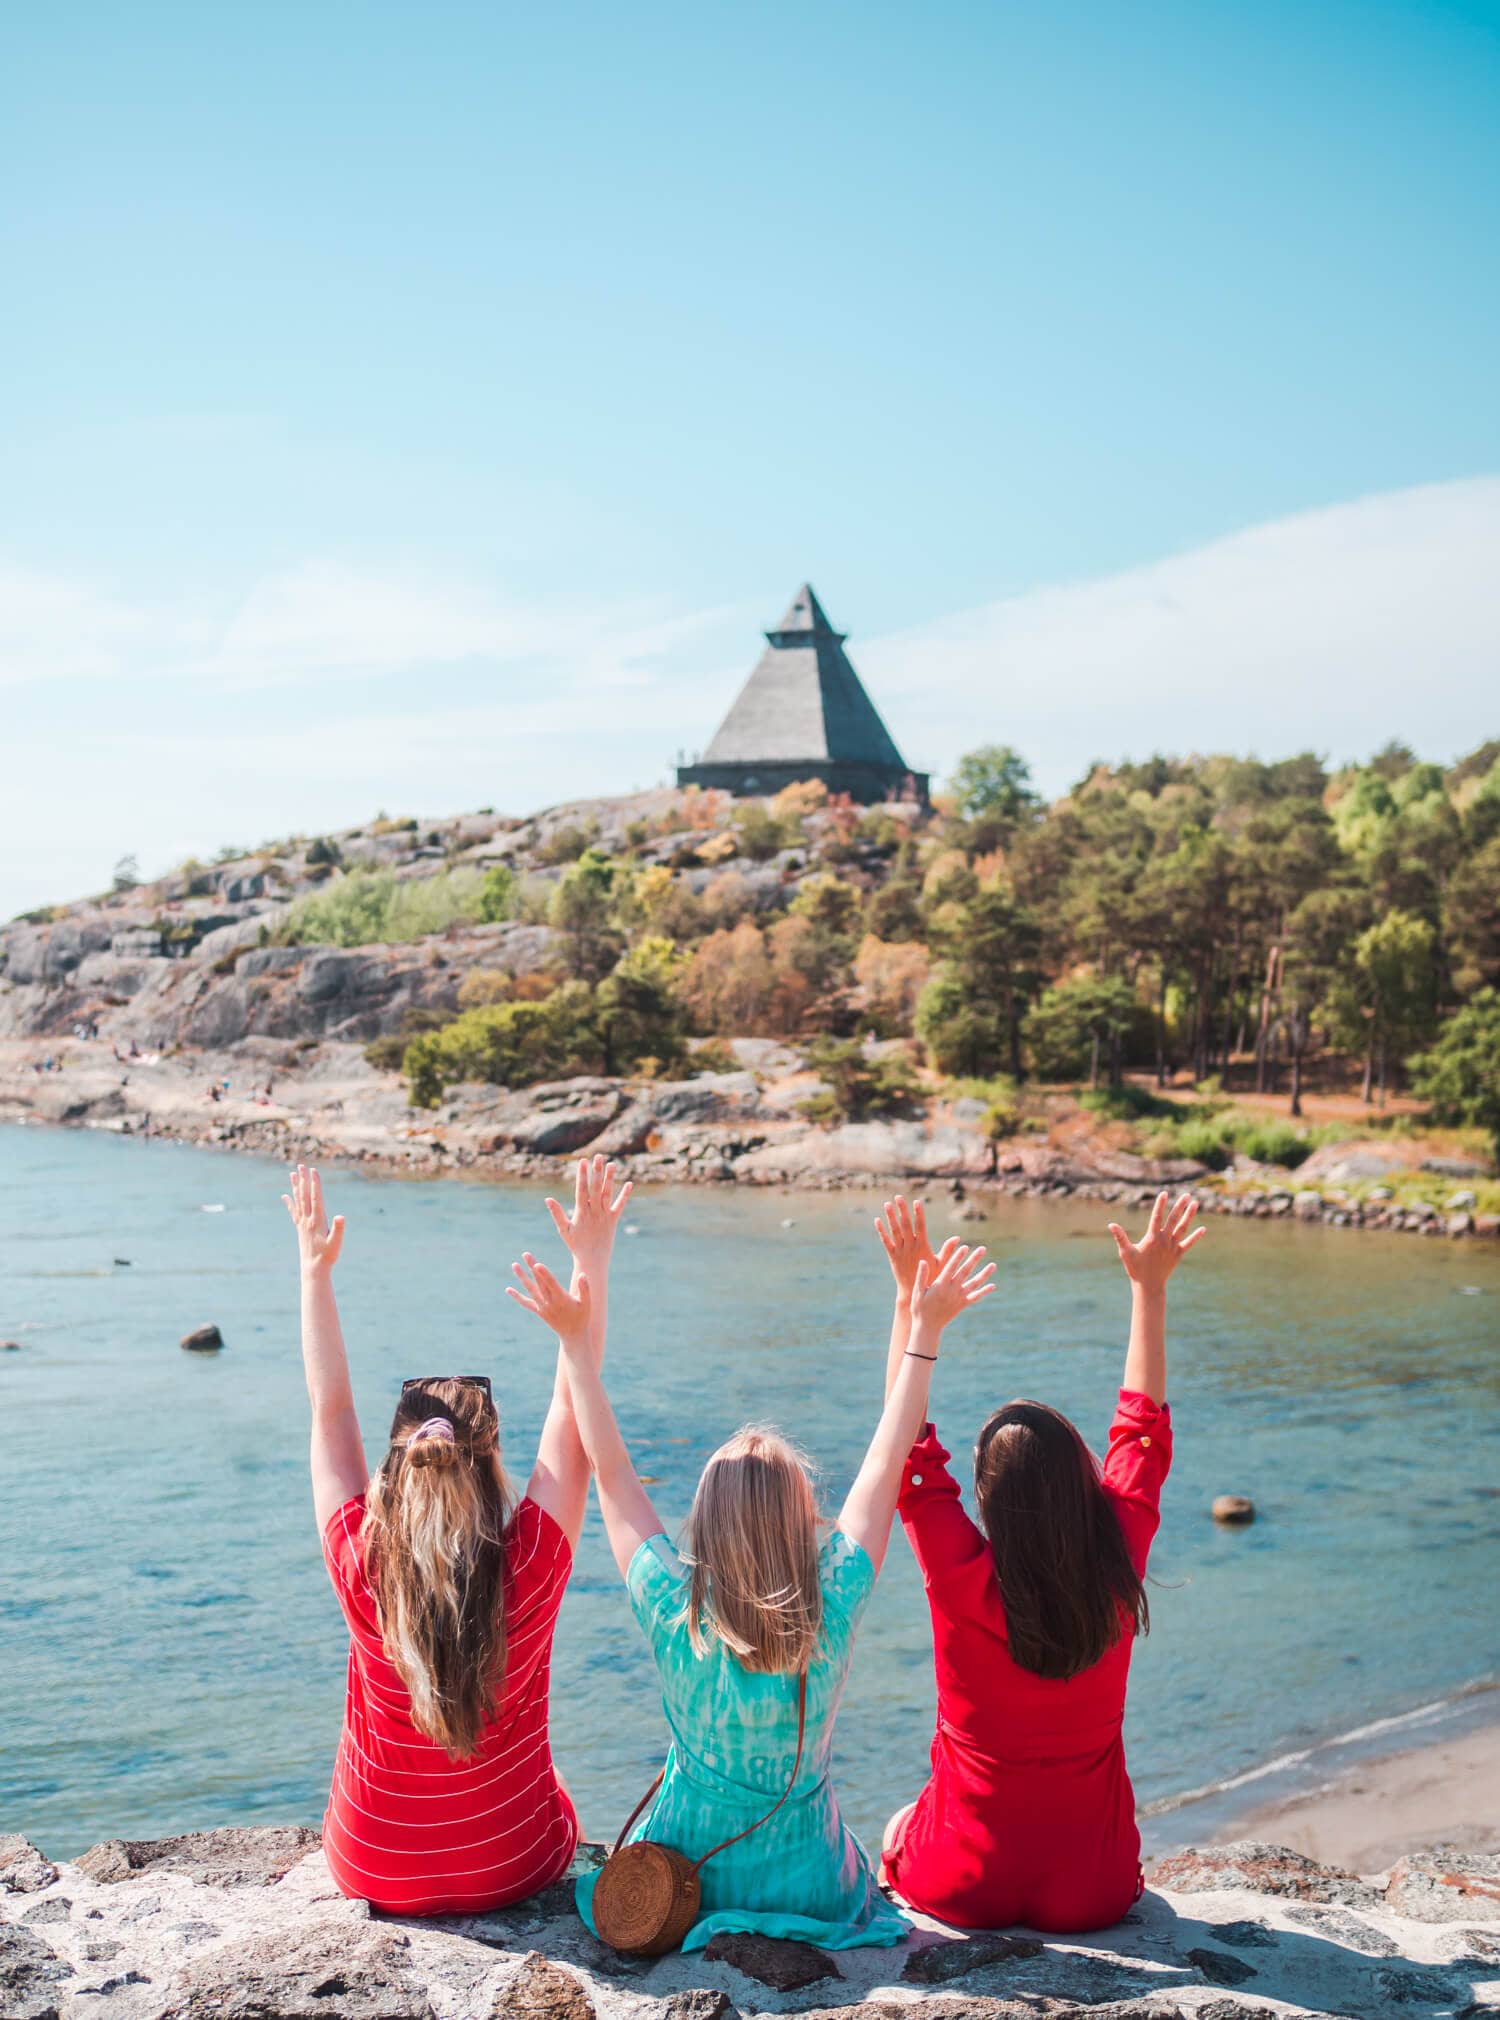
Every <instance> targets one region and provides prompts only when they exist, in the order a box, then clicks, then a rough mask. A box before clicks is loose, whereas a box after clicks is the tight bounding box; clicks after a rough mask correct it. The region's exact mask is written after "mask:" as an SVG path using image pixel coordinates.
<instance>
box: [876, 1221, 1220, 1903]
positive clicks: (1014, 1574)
mask: <svg viewBox="0 0 1500 2020" xmlns="http://www.w3.org/2000/svg"><path fill="white" fill-rule="evenodd" d="M1196 1211H1197V1203H1196V1201H1194V1200H1192V1199H1189V1198H1187V1197H1186V1196H1184V1197H1182V1198H1180V1199H1179V1200H1178V1201H1177V1204H1176V1205H1175V1206H1174V1207H1172V1208H1171V1209H1170V1210H1169V1209H1168V1205H1167V1195H1166V1194H1165V1193H1162V1194H1161V1195H1160V1196H1159V1198H1158V1199H1157V1201H1156V1204H1155V1206H1154V1207H1153V1209H1152V1212H1151V1219H1150V1224H1149V1225H1148V1227H1147V1229H1146V1233H1145V1235H1144V1236H1143V1238H1142V1239H1141V1241H1140V1243H1139V1244H1136V1243H1134V1242H1132V1241H1130V1240H1129V1238H1128V1237H1127V1236H1126V1234H1125V1231H1124V1229H1123V1228H1120V1227H1116V1226H1114V1225H1111V1227H1110V1230H1109V1231H1110V1233H1111V1234H1112V1235H1113V1236H1114V1239H1115V1244H1116V1247H1117V1248H1118V1250H1119V1254H1120V1260H1121V1262H1122V1263H1123V1264H1124V1266H1125V1272H1126V1274H1127V1276H1128V1277H1129V1278H1130V1286H1131V1299H1132V1317H1131V1326H1130V1344H1129V1347H1128V1349H1127V1351H1126V1356H1125V1379H1124V1386H1123V1387H1122V1389H1121V1391H1120V1399H1119V1403H1118V1405H1117V1407H1116V1410H1115V1415H1114V1421H1113V1423H1112V1424H1111V1425H1110V1429H1109V1451H1108V1454H1107V1456H1106V1457H1105V1459H1104V1462H1103V1464H1102V1465H1101V1464H1100V1463H1099V1461H1097V1460H1096V1459H1095V1457H1094V1455H1093V1453H1092V1452H1091V1451H1090V1450H1089V1448H1088V1446H1087V1445H1086V1444H1085V1443H1084V1441H1083V1439H1082V1437H1081V1436H1080V1435H1079V1433H1078V1432H1077V1431H1076V1430H1075V1429H1074V1427H1073V1425H1072V1424H1071V1423H1069V1421H1068V1419H1067V1418H1066V1417H1064V1416H1062V1415H1061V1414H1060V1413H1059V1412H1058V1411H1056V1410H1052V1409H1049V1408H1048V1407H1047V1405H1046V1404H1045V1403H1031V1402H1014V1403H1007V1404H1006V1405H1005V1406H1004V1408H1003V1409H999V1410H996V1411H995V1412H994V1413H993V1415H992V1416H990V1418H989V1419H988V1420H987V1421H986V1423H985V1424H984V1425H983V1426H982V1427H981V1429H980V1432H979V1441H978V1444H977V1445H976V1447H975V1455H974V1491H975V1498H976V1500H977V1502H978V1506H979V1521H978V1522H977V1523H976V1522H973V1521H971V1520H970V1519H969V1517H968V1516H967V1515H966V1514H965V1513H964V1509H963V1506H962V1503H961V1500H960V1496H959V1485H958V1482H957V1480H955V1479H954V1477H953V1475H952V1474H951V1473H950V1472H949V1470H948V1456H949V1455H948V1453H947V1452H946V1451H945V1450H944V1449H943V1447H942V1445H941V1444H940V1443H939V1441H938V1436H937V1432H936V1431H935V1430H934V1429H933V1427H932V1425H931V1424H928V1425H927V1427H926V1429H925V1430H924V1431H923V1433H922V1435H921V1437H920V1438H918V1439H917V1440H916V1442H915V1443H914V1444H913V1445H912V1448H911V1452H910V1455H909V1457H908V1459H907V1461H906V1473H905V1478H904V1480H903V1482H902V1486H901V1499H900V1511H901V1520H902V1524H903V1526H904V1527H905V1530H906V1535H907V1540H908V1542H909V1543H910V1544H911V1547H912V1550H913V1551H914V1553H915V1555H916V1559H917V1562H918V1564H919V1565H920V1566H921V1569H922V1577H923V1580H924V1581H925V1584H926V1587H927V1602H928V1606H929V1607H930V1609H931V1613H932V1630H933V1643H934V1655H935V1660H936V1666H937V1731H936V1734H935V1736H934V1739H933V1742H932V1776H931V1779H930V1780H929V1781H928V1783H927V1785H926V1787H925V1788H924V1789H923V1790H922V1793H921V1794H920V1795H919V1796H918V1797H917V1799H916V1801H915V1802H914V1803H909V1804H908V1805H907V1806H906V1808H905V1809H903V1810H899V1811H898V1812H897V1813H896V1815H895V1816H893V1817H892V1818H891V1821H890V1823H889V1824H888V1825H887V1826H886V1832H885V1858H884V1866H883V1872H884V1877H885V1879H886V1881H887V1883H888V1884H889V1885H890V1886H891V1887H893V1888H894V1890H895V1891H896V1892H897V1893H898V1894H899V1895H900V1897H901V1898H902V1899H903V1900H905V1901H907V1902H909V1903H910V1905H911V1906H912V1907H914V1908H917V1909H920V1910H921V1912H922V1913H924V1914H928V1915H934V1916H936V1917H938V1919H939V1920H941V1921H944V1922H951V1923H954V1924H956V1925H957V1926H958V1927H960V1928H969V1929H993V1928H1005V1927H1008V1926H1010V1925H1012V1924H1014V1923H1024V1924H1025V1925H1026V1926H1027V1927H1029V1928H1033V1929H1043V1930H1047V1931H1049V1932H1052V1933H1056V1934H1063V1933H1075V1932H1082V1931H1085V1930H1090V1929H1102V1928H1106V1927H1108V1926H1109V1924H1110V1923H1112V1922H1118V1921H1119V1919H1120V1918H1121V1916H1122V1915H1124V1914H1125V1912H1126V1910H1127V1909H1128V1908H1129V1907H1130V1905H1131V1903H1132V1902H1133V1901H1135V1900H1136V1899H1138V1898H1139V1895H1140V1892H1141V1886H1142V1879H1141V1864H1140V1850H1141V1840H1140V1832H1139V1831H1138V1830H1137V1828H1136V1821H1135V1794H1134V1791H1133V1790H1132V1788H1131V1785H1130V1777H1129V1775H1128V1774H1127V1773H1126V1769H1125V1748H1124V1743H1123V1741H1122V1739H1121V1730H1120V1728H1121V1721H1122V1719H1123V1717H1124V1713H1125V1688H1126V1683H1127V1680H1128V1677H1129V1672H1130V1655H1131V1650H1132V1648H1133V1646H1134V1642H1135V1636H1136V1635H1137V1634H1144V1633H1145V1632H1146V1629H1147V1626H1148V1624H1149V1617H1148V1611H1147V1606H1146V1593H1145V1589H1144V1585H1143V1582H1142V1581H1143V1580H1144V1578H1145V1575H1146V1558H1147V1554H1148V1552H1149V1551H1150V1548H1151V1540H1152V1538H1153V1537H1154V1536H1155V1534H1156V1528H1157V1523H1158V1521H1159V1519H1160V1517H1159V1503H1160V1498H1161V1489H1162V1482H1163V1481H1164V1480H1165V1479H1166V1476H1167V1469H1168V1467H1169V1466H1170V1465H1171V1463H1172V1424H1171V1417H1170V1413H1169V1412H1168V1409H1167V1404H1166V1383H1167V1364H1166V1293H1167V1279H1168V1278H1169V1277H1170V1276H1171V1274H1172V1272H1173V1270H1175V1269H1176V1267H1177V1265H1178V1263H1179V1262H1181V1260H1182V1258H1183V1256H1184V1255H1186V1253H1187V1251H1188V1250H1189V1249H1190V1248H1191V1247H1192V1246H1193V1244H1194V1243H1195V1242H1196V1241H1197V1240H1198V1239H1199V1237H1200V1236H1201V1235H1202V1234H1203V1232H1204V1230H1203V1229H1202V1228H1193V1229H1192V1231H1191V1232H1189V1227H1190V1224H1191V1222H1192V1219H1193V1215H1194V1214H1195V1212H1196ZM875 1225H876V1229H877V1232H878V1233H879V1235H880V1239H881V1242H882V1244H883V1245H884V1248H885V1252H886V1255H887V1257H888V1258H889V1260H890V1265H891V1269H892V1271H893V1272H894V1274H895V1278H896V1316H895V1322H894V1324H893V1326H892V1328H891V1349H890V1363H889V1365H890V1370H891V1378H892V1379H899V1371H900V1370H901V1368H902V1365H903V1362H902V1349H903V1347H904V1344H905V1342H906V1339H907V1336H908V1334H909V1332H910V1330H911V1326H912V1317H911V1314H912V1312H913V1311H914V1310H915V1295H916V1292H915V1286H916V1284H917V1282H918V1281H919V1276H920V1273H922V1272H927V1273H928V1274H931V1272H933V1271H934V1270H935V1269H937V1268H938V1267H939V1266H940V1265H941V1264H942V1260H943V1258H944V1257H945V1256H946V1255H948V1254H949V1253H950V1251H951V1250H952V1248H953V1244H952V1243H951V1242H947V1243H945V1244H944V1246H943V1248H942V1249H941V1250H940V1251H939V1252H938V1253H937V1254H936V1255H934V1253H933V1250H932V1244H931V1242H930V1241H929V1240H928V1236H927V1222H926V1216H925V1213H924V1210H923V1209H922V1207H920V1206H918V1207H916V1208H915V1209H914V1210H913V1209H909V1208H908V1206H907V1204H906V1201H905V1200H904V1199H897V1200H895V1201H894V1202H888V1203H887V1205H886V1209H885V1214H884V1217H883V1218H882V1219H881V1220H878V1221H877V1222H876V1224H875Z"/></svg>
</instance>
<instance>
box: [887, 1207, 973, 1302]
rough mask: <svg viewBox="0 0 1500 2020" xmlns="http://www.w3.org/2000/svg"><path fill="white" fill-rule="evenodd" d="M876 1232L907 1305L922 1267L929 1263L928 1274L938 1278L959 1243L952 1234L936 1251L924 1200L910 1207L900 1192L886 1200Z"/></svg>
mask: <svg viewBox="0 0 1500 2020" xmlns="http://www.w3.org/2000/svg"><path fill="white" fill-rule="evenodd" d="M875 1232H876V1234H877V1235H879V1237H880V1246H881V1247H882V1248H883V1249H884V1250H885V1254H886V1260H887V1262H889V1264H890V1266H891V1275H892V1276H893V1277H894V1278H895V1279H896V1295H897V1297H898V1298H900V1299H901V1300H902V1302H903V1303H905V1304H910V1302H911V1294H912V1292H913V1290H914V1289H915V1288H916V1282H917V1271H918V1269H919V1268H920V1266H921V1265H922V1264H923V1263H926V1265H927V1268H928V1272H929V1275H931V1276H934V1277H935V1276H936V1275H937V1273H938V1271H939V1270H940V1269H941V1268H942V1266H943V1264H944V1263H945V1262H946V1261H947V1259H948V1257H949V1256H950V1255H951V1254H952V1253H953V1251H954V1249H956V1248H957V1247H958V1245H959V1244H958V1236H957V1235H956V1234H951V1235H949V1237H948V1239H947V1240H946V1241H945V1242H944V1243H943V1246H942V1248H941V1249H940V1250H937V1251H936V1252H934V1250H933V1246H932V1241H931V1239H930V1237H929V1236H928V1233H927V1209H926V1207H925V1206H924V1205H923V1204H922V1202H921V1200H918V1201H917V1203H916V1205H915V1206H908V1205H907V1203H906V1201H905V1200H904V1199H903V1198H902V1197H901V1195H900V1193H897V1195H896V1197H895V1198H894V1199H888V1200H887V1201H886V1203H885V1214H884V1217H883V1218H882V1217H881V1216H880V1215H877V1216H876V1219H875Z"/></svg>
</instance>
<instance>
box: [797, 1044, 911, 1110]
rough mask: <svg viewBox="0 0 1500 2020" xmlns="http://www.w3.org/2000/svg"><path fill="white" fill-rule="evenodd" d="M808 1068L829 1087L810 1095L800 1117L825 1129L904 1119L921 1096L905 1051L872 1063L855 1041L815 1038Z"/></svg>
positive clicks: (809, 1051)
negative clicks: (894, 1117) (876, 1117)
mask: <svg viewBox="0 0 1500 2020" xmlns="http://www.w3.org/2000/svg"><path fill="white" fill-rule="evenodd" d="M807 1063H808V1065H809V1066H810V1067H812V1069H813V1070H814V1072H816V1073H818V1074H820V1075H821V1076H822V1078H823V1079H824V1080H826V1081H827V1082H828V1085H827V1086H826V1087H820V1088H819V1089H818V1091H817V1093H816V1094H812V1095H809V1096H808V1098H807V1100H806V1101H804V1102H803V1103H802V1104H801V1107H802V1112H803V1114H804V1115H806V1116H808V1117H809V1118H810V1119H811V1120H812V1121H814V1122H817V1123H820V1124H823V1125H824V1126H827V1125H828V1124H831V1123H835V1122H862V1121H863V1120H864V1119H865V1118H866V1117H867V1116H872V1115H896V1114H901V1113H902V1112H904V1111H905V1110H906V1109H908V1108H909V1107H910V1106H911V1104H912V1102H913V1100H914V1099H915V1098H916V1096H917V1094H918V1093H919V1092H920V1088H919V1086H918V1082H917V1076H916V1073H915V1072H914V1071H913V1068H912V1063H911V1061H910V1059H908V1057H907V1056H906V1054H905V1053H904V1052H884V1053H880V1054H878V1055H877V1056H876V1057H874V1058H872V1057H871V1056H870V1055H869V1054H868V1053H867V1052H866V1051H865V1048H864V1046H863V1045H862V1044H861V1043H860V1041H859V1040H858V1039H857V1038H815V1039H814V1040H813V1042H812V1044H811V1045H810V1046H809V1047H808V1048H807Z"/></svg>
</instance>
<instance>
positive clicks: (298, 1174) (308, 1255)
mask: <svg viewBox="0 0 1500 2020" xmlns="http://www.w3.org/2000/svg"><path fill="white" fill-rule="evenodd" d="M281 1203H282V1205H283V1206H284V1207H285V1208H286V1210H287V1212H288V1213H289V1214H290V1215H291V1217H292V1225H293V1227H294V1228H296V1230H297V1251H298V1254H299V1255H300V1256H301V1259H302V1267H303V1269H304V1270H331V1269H332V1268H333V1266H334V1264H335V1263H336V1262H337V1261H338V1259H339V1250H340V1249H341V1248H342V1247H343V1246H344V1216H343V1215H342V1214H339V1215H338V1216H337V1218H336V1219H335V1220H334V1222H333V1224H332V1226H330V1225H329V1223H328V1217H327V1215H326V1214H325V1212H324V1210H323V1181H322V1179H321V1178H320V1177H319V1176H318V1174H317V1172H316V1171H311V1170H309V1169H308V1167H307V1166H306V1165H305V1164H299V1165H296V1166H294V1167H293V1170H292V1190H291V1192H290V1194H287V1193H283V1194H282V1195H281Z"/></svg>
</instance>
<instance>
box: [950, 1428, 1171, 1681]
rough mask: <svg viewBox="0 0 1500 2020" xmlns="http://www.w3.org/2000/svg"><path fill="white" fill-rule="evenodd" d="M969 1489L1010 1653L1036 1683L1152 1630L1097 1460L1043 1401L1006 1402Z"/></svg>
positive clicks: (983, 1437) (1084, 1665)
mask: <svg viewBox="0 0 1500 2020" xmlns="http://www.w3.org/2000/svg"><path fill="white" fill-rule="evenodd" d="M974 1488H975V1492H976V1494H977V1495H978V1498H979V1511H980V1516H981V1518H982V1520H983V1523H984V1531H985V1535H986V1536H987V1537H988V1538H989V1545H990V1552H991V1554H992V1555H993V1557H994V1560H995V1573H996V1576H997V1577H998V1578H999V1580H1000V1596H1001V1598H1002V1600H1003V1601H1004V1603H1005V1628H1006V1634H1007V1636H1008V1637H1009V1641H1010V1652H1011V1654H1012V1656H1013V1657H1014V1658H1015V1660H1016V1661H1017V1662H1018V1663H1019V1664H1020V1665H1021V1667H1022V1668H1023V1669H1029V1670H1031V1671H1032V1672H1033V1673H1034V1674H1035V1675H1037V1676H1051V1677H1058V1678H1067V1677H1070V1676H1078V1675H1080V1674H1081V1673H1082V1672H1083V1671H1084V1670H1086V1669H1092V1668H1093V1666H1094V1664H1095V1663H1096V1662H1097V1661H1098V1660H1099V1659H1100V1657H1101V1656H1102V1655H1104V1654H1105V1652H1106V1651H1107V1650H1108V1649H1110V1648H1112V1647H1113V1646H1114V1644H1115V1643H1116V1642H1117V1641H1118V1640H1119V1638H1120V1636H1121V1635H1122V1634H1123V1633H1125V1632H1127V1631H1128V1632H1129V1633H1131V1634H1145V1633H1147V1632H1148V1631H1149V1629H1150V1625H1151V1612H1150V1608H1149V1607H1148V1605H1147V1603H1146V1591H1145V1587H1144V1586H1143V1585H1142V1583H1141V1581H1140V1579H1139V1577H1138V1576H1137V1575H1136V1569H1135V1566H1134V1565H1133V1564H1132V1563H1131V1561H1130V1553H1129V1551H1128V1550H1127V1549H1126V1547H1125V1537H1124V1534H1123V1532H1122V1531H1121V1528H1120V1524H1119V1519H1118V1518H1117V1516H1116V1514H1115V1511H1114V1507H1113V1505H1112V1504H1111V1502H1110V1499H1109V1496H1108V1495H1107V1494H1106V1493H1105V1491H1104V1488H1103V1485H1102V1483H1101V1482H1100V1479H1099V1474H1098V1469H1097V1467H1096V1466H1095V1464H1094V1458H1093V1454H1092V1453H1091V1452H1090V1451H1089V1448H1088V1446H1087V1445H1085V1444H1084V1442H1083V1440H1082V1438H1081V1437H1080V1436H1079V1435H1078V1433H1077V1431H1076V1430H1075V1429H1074V1428H1073V1426H1072V1425H1071V1424H1070V1423H1069V1422H1068V1419H1067V1418H1066V1417H1065V1416H1063V1415H1062V1413H1061V1412H1060V1411H1058V1410H1052V1409H1049V1408H1048V1407H1047V1405H1046V1404H1045V1403H1028V1402H1016V1403H1007V1404H1006V1405H1005V1407H1004V1409H1002V1410H996V1412H995V1413H994V1415H993V1416H992V1417H991V1418H990V1419H989V1421H988V1423H987V1424H986V1425H985V1427H984V1429H983V1430H982V1431H981V1432H980V1434H979V1442H978V1444H977V1445H976V1446H975V1448H974Z"/></svg>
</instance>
